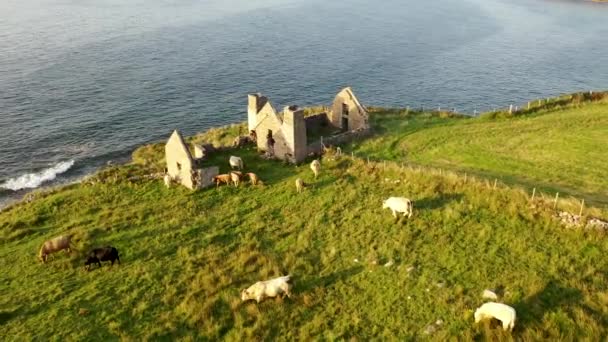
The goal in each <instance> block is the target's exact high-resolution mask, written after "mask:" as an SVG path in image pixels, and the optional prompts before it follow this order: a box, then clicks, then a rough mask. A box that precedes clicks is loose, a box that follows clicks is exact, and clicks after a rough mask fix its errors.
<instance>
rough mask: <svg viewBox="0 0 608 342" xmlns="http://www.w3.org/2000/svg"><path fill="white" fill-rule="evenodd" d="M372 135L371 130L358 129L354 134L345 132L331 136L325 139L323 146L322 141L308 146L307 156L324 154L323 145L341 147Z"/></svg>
mask: <svg viewBox="0 0 608 342" xmlns="http://www.w3.org/2000/svg"><path fill="white" fill-rule="evenodd" d="M370 133H371V130H369V129H358V130H355V131H352V132H344V133H340V134H335V135H331V136H329V137H323V144H321V140H320V139H319V140H317V141H315V142H312V143H310V144H308V146H307V151H308V152H307V154H319V153H322V152H323V145H325V146H328V145H341V144H347V143H350V142H352V141H354V140H358V139H362V138H365V137H367V136H369V134H370Z"/></svg>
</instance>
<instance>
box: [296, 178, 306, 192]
mask: <svg viewBox="0 0 608 342" xmlns="http://www.w3.org/2000/svg"><path fill="white" fill-rule="evenodd" d="M305 187H306V183H304V181H303V180H302V179H301V178H298V179H296V191H297V192H298V193H300V192H302V191H304V188H305Z"/></svg>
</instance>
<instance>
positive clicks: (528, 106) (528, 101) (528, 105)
mask: <svg viewBox="0 0 608 342" xmlns="http://www.w3.org/2000/svg"><path fill="white" fill-rule="evenodd" d="M528 109H530V101H528Z"/></svg>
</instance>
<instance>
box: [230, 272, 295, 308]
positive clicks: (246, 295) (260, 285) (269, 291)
mask: <svg viewBox="0 0 608 342" xmlns="http://www.w3.org/2000/svg"><path fill="white" fill-rule="evenodd" d="M290 280H291V276H289V275H287V276H283V277H278V278H274V279H271V280H266V281H258V282H257V283H255V284H253V285H251V286H249V287H248V288H247V289H244V290H243V291H241V300H242V301H247V300H250V299H255V300H256V301H257V302H258V303H259V302H260V301H262V300H263V299H264V298H266V297H270V298H272V297H276V296H278V295H279V294H281V293H284V294H285V295H287V297H289V298H291V286H292V285H291V284H290V283H289V281H290Z"/></svg>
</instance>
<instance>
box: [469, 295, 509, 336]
mask: <svg viewBox="0 0 608 342" xmlns="http://www.w3.org/2000/svg"><path fill="white" fill-rule="evenodd" d="M487 318H496V319H497V320H499V321H500V322H501V323H502V329H503V330H505V331H506V330H511V331H513V327H514V326H515V318H516V314H515V309H513V308H512V307H510V306H508V305H506V304H502V303H496V302H488V303H485V304H483V305H482V306H480V307H479V308H478V309H477V310H475V323H479V322H480V321H482V320H484V319H487Z"/></svg>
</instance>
